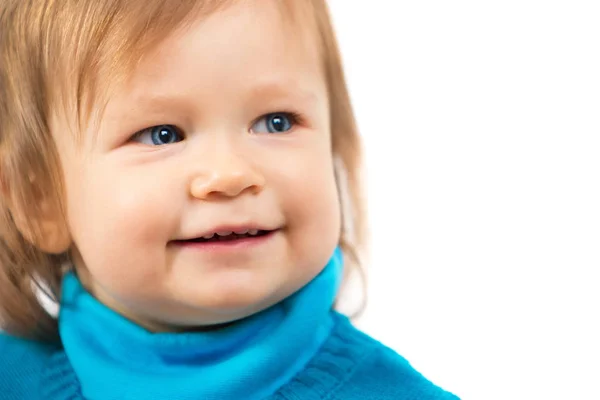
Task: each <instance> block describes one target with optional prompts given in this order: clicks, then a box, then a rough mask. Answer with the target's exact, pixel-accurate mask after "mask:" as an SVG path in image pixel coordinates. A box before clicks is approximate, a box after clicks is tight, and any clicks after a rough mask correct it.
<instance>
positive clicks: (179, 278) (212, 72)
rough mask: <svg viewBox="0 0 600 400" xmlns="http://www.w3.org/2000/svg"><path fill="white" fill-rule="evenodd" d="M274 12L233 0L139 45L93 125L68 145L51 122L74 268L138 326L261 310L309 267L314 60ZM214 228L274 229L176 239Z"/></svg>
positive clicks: (326, 201) (313, 214)
mask: <svg viewBox="0 0 600 400" xmlns="http://www.w3.org/2000/svg"><path fill="white" fill-rule="evenodd" d="M245 4H247V5H245ZM280 12H281V11H280V10H279V8H278V6H277V5H276V4H275V2H273V1H264V2H262V1H261V2H250V3H247V2H240V4H237V5H234V6H232V7H231V8H228V9H226V10H224V11H223V12H221V13H219V14H215V15H212V16H210V17H209V18H208V19H204V20H198V21H197V22H195V23H194V24H193V25H192V26H191V28H189V29H187V30H185V31H182V32H179V33H178V34H176V35H174V36H173V37H170V38H168V39H167V40H166V41H165V42H164V43H162V44H161V45H160V46H159V47H157V48H156V49H154V50H153V51H152V52H151V53H149V54H146V55H145V57H144V59H143V60H142V62H141V63H140V66H139V68H138V69H137V70H136V72H135V73H134V75H133V77H132V80H131V81H130V83H129V84H128V85H126V86H124V87H122V88H120V90H119V91H118V92H117V93H116V94H114V95H113V96H112V97H111V99H110V101H109V103H108V107H107V109H106V112H105V114H104V115H103V116H102V119H101V125H100V130H99V132H98V134H97V136H95V134H94V133H91V132H89V133H88V134H87V135H86V137H85V139H84V142H83V143H82V144H77V143H76V142H75V140H73V138H72V137H71V135H69V134H65V133H64V131H63V130H62V129H60V127H59V126H55V127H54V128H55V129H54V132H55V136H56V140H57V142H58V146H59V152H60V156H61V162H62V164H63V169H64V173H65V180H66V192H67V206H68V208H67V211H68V223H69V227H70V233H71V236H72V238H73V253H74V255H75V262H76V267H77V269H78V271H79V273H80V276H81V277H82V280H83V281H84V283H85V284H86V285H87V287H88V288H89V289H90V290H91V291H92V292H93V293H94V294H95V295H96V296H97V297H98V298H99V299H100V300H101V301H102V302H104V303H105V304H107V305H108V306H110V307H112V308H114V309H115V310H117V311H119V312H121V313H122V314H123V315H125V316H127V317H128V318H130V319H132V320H134V321H136V322H138V323H141V324H142V325H144V326H146V327H148V328H150V329H153V330H171V329H178V328H185V327H190V326H198V325H206V324H214V323H221V322H227V321H232V320H235V319H238V318H242V317H245V316H247V315H250V314H252V313H255V312H257V311H259V310H261V309H264V308H266V307H268V306H270V305H272V304H274V303H276V302H278V301H280V300H282V299H283V298H285V297H287V296H288V295H290V294H291V293H293V292H294V291H296V290H297V289H299V288H300V287H302V286H303V285H305V284H306V283H307V282H308V281H310V280H311V279H312V278H313V277H314V276H316V274H318V273H319V272H320V271H321V270H322V268H323V267H324V266H325V264H326V263H327V261H328V259H329V257H330V256H331V254H332V252H333V250H334V248H335V246H336V245H337V242H338V239H339V232H340V212H339V208H338V207H339V206H338V197H337V190H336V185H335V180H334V174H333V167H332V156H331V139H330V131H329V115H328V113H329V108H328V99H327V91H326V82H325V80H324V77H323V75H322V71H321V61H320V59H319V57H318V55H317V49H316V45H313V47H312V48H306V47H303V46H302V45H301V44H300V42H299V40H298V39H297V37H298V36H300V35H299V33H298V32H297V31H298V27H292V26H289V22H284V21H287V20H286V19H284V18H282V17H281V15H280ZM284 24H288V26H284ZM294 31H296V35H294V33H293V32H294ZM286 112H294V113H297V114H299V119H298V121H294V119H293V117H291V116H288V114H286ZM270 113H278V114H277V115H276V116H272V117H268V116H267V114H270ZM155 126H163V127H162V128H157V129H154V130H152V129H148V130H146V131H145V132H143V133H141V134H140V135H138V136H136V137H134V134H135V133H136V132H138V131H141V130H143V129H145V128H151V127H155ZM228 227H239V228H240V229H244V228H251V229H263V230H274V232H273V233H271V234H270V235H268V236H267V237H264V238H262V239H250V240H249V241H247V242H246V243H245V244H243V243H239V242H238V243H239V244H237V245H233V244H230V245H228V246H223V245H222V243H221V245H220V246H211V245H210V244H207V243H203V244H197V243H196V244H194V243H191V242H190V241H185V240H187V239H194V238H198V237H199V236H203V235H206V234H211V233H213V232H215V231H218V230H221V229H223V230H225V231H227V230H230V229H231V228H228ZM231 243H233V242H231Z"/></svg>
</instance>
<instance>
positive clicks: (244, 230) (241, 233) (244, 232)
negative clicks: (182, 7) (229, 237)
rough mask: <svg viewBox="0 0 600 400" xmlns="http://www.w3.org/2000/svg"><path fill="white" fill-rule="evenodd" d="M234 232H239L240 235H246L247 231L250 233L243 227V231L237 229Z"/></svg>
mask: <svg viewBox="0 0 600 400" xmlns="http://www.w3.org/2000/svg"><path fill="white" fill-rule="evenodd" d="M234 233H237V234H238V235H245V234H246V233H248V229H243V230H241V231H235V232H234Z"/></svg>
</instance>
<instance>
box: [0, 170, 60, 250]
mask: <svg viewBox="0 0 600 400" xmlns="http://www.w3.org/2000/svg"><path fill="white" fill-rule="evenodd" d="M31 184H32V185H34V184H35V183H34V179H31ZM35 192H36V194H38V195H35V196H33V197H34V199H33V201H34V202H35V204H24V203H25V201H18V199H16V198H15V196H14V193H11V188H10V186H9V185H8V184H7V182H6V181H4V180H1V176H0V195H1V196H2V198H3V199H4V203H5V204H6V205H7V206H8V209H9V211H10V214H11V216H12V220H13V222H14V224H15V225H16V228H17V229H18V231H19V232H20V233H21V235H22V236H23V237H24V238H25V240H27V241H28V242H30V243H31V244H33V245H34V246H35V247H37V248H38V249H39V250H41V251H43V252H45V253H49V254H61V253H64V252H65V251H67V250H68V249H69V248H70V247H71V235H70V234H69V229H68V226H67V223H66V218H65V217H64V213H62V212H61V208H60V206H59V204H57V202H55V201H50V200H49V199H48V198H44V196H42V195H39V191H37V190H35ZM21 200H22V199H21Z"/></svg>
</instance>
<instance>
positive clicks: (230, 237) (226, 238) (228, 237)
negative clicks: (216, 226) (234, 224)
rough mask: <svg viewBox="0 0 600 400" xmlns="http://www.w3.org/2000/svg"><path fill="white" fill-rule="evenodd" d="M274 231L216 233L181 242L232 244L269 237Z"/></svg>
mask: <svg viewBox="0 0 600 400" xmlns="http://www.w3.org/2000/svg"><path fill="white" fill-rule="evenodd" d="M271 232H273V231H266V230H258V231H256V232H254V231H252V232H249V233H242V234H240V233H234V232H231V233H227V234H218V233H215V234H213V235H212V236H211V237H206V236H205V237H200V238H195V239H189V240H182V241H181V242H188V243H190V242H191V243H217V242H230V241H234V240H240V239H251V238H259V237H262V236H265V235H268V234H269V233H271Z"/></svg>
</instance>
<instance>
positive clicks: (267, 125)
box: [252, 112, 297, 133]
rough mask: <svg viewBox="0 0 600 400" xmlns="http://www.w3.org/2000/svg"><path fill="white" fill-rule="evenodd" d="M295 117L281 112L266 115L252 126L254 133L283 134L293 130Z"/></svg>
mask: <svg viewBox="0 0 600 400" xmlns="http://www.w3.org/2000/svg"><path fill="white" fill-rule="evenodd" d="M296 120H297V117H296V116H295V115H294V114H291V113H286V112H281V113H273V114H267V115H265V116H264V117H262V118H260V119H259V120H258V121H256V122H255V123H254V125H253V126H252V132H254V133H264V132H268V133H284V132H287V131H289V130H290V129H292V128H293V126H294V124H295V123H296Z"/></svg>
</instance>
